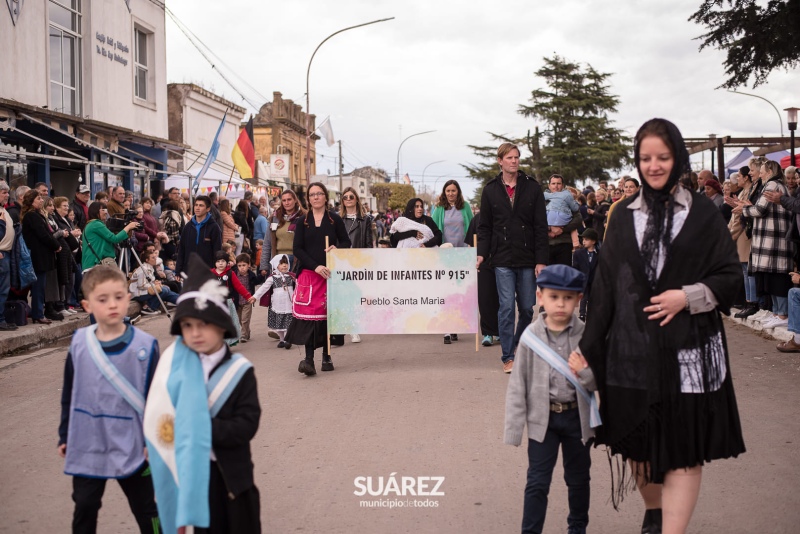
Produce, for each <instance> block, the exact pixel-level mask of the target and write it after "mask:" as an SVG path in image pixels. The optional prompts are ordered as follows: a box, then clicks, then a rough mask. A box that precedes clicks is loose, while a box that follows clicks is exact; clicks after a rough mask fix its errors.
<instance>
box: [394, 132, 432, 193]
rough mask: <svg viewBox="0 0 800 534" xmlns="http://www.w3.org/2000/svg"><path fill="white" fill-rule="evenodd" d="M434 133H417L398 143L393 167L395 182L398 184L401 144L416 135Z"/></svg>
mask: <svg viewBox="0 0 800 534" xmlns="http://www.w3.org/2000/svg"><path fill="white" fill-rule="evenodd" d="M435 131H436V130H428V131H426V132H419V133H415V134H411V135H409V136H408V137H406V138H405V139H403V141H402V142H401V143H400V146H399V147H397V167H395V169H394V179H395V182H397V183H400V149H401V148H403V143H405V142H406V141H408V140H409V139H411V138H412V137H416V136H418V135H424V134H429V133H433V132H435Z"/></svg>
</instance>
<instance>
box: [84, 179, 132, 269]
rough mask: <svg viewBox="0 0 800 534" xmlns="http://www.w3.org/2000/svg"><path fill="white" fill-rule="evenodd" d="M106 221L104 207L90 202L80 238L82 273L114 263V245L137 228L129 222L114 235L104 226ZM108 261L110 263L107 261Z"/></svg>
mask: <svg viewBox="0 0 800 534" xmlns="http://www.w3.org/2000/svg"><path fill="white" fill-rule="evenodd" d="M123 193H124V190H123ZM107 220H108V210H107V209H106V206H104V205H103V204H102V203H100V202H92V204H91V205H90V206H89V222H87V223H86V228H84V230H83V235H82V236H81V237H82V239H81V243H82V245H83V257H82V264H81V268H82V269H83V271H84V272H86V271H88V270H89V269H91V268H92V267H96V266H97V265H100V264H101V263H112V262H114V263H116V257H117V251H116V245H118V244H119V243H122V242H123V241H125V240H126V239H128V232H130V231H132V230H133V229H134V228H136V227H137V226H139V223H138V222H136V221H131V222H129V223H128V224H126V225H125V227H124V228H123V229H122V230H121V231H119V232H117V233H116V234H115V233H113V232H112V231H111V230H109V229H108V227H107V226H106V221H107ZM109 259H110V260H111V261H108V260H109Z"/></svg>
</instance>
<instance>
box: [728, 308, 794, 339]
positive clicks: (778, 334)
mask: <svg viewBox="0 0 800 534" xmlns="http://www.w3.org/2000/svg"><path fill="white" fill-rule="evenodd" d="M740 311H741V310H740V309H739V308H731V315H730V317H725V319H727V320H729V321H731V322H734V323H736V324H740V325H742V326H746V327H748V328H750V329H752V330H753V331H754V332H755V333H756V334H758V335H759V336H761V337H764V338H767V339H774V340H776V341H789V340H790V339H792V337H794V334H792V333H791V332H789V330H788V329H787V328H786V327H785V326H779V327H777V328H764V326H763V325H762V324H761V323H760V322H759V321H753V320H752V318H751V317H748V318H747V319H736V318H735V317H734V314H736V313H739V312H740Z"/></svg>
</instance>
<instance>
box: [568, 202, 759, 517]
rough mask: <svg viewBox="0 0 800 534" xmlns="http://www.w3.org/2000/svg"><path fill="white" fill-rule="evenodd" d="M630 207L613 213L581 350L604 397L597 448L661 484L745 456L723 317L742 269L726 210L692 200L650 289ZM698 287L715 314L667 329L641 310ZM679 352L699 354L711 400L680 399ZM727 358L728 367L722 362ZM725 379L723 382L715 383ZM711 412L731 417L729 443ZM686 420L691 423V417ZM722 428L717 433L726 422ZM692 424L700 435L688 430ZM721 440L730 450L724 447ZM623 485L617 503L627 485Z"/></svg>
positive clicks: (684, 316)
mask: <svg viewBox="0 0 800 534" xmlns="http://www.w3.org/2000/svg"><path fill="white" fill-rule="evenodd" d="M631 201H632V199H626V200H624V201H622V205H621V206H620V207H619V208H617V209H615V210H614V212H613V215H612V217H613V219H614V220H615V221H616V222H614V224H613V225H610V226H611V228H612V229H613V231H612V232H610V234H608V235H606V240H605V241H604V242H603V254H601V255H600V261H599V264H598V267H597V272H596V274H595V279H594V284H593V287H592V293H591V295H590V298H589V303H590V304H589V306H590V307H589V313H588V317H589V319H588V322H587V324H586V331H585V333H584V336H583V339H582V340H581V343H580V348H581V351H582V352H583V354H584V356H585V357H586V359H587V361H588V363H589V365H590V366H591V368H592V371H593V373H594V376H595V379H596V381H597V386H598V391H599V393H600V411H601V415H602V419H603V425H602V427H600V428H598V429H597V444H601V443H602V444H606V445H610V446H611V451H612V452H613V453H615V454H616V453H619V454H621V455H622V457H623V458H631V459H633V460H636V461H647V462H649V463H650V466H651V472H652V476H646V478H647V479H648V480H652V481H655V482H659V481H661V479H662V478H663V474H664V473H665V472H667V471H669V470H672V469H677V468H680V467H691V466H694V465H699V464H702V463H703V462H704V461H709V460H712V459H714V458H724V457H729V456H736V455H738V454H739V453H740V452H744V442H743V439H742V436H741V427H740V424H739V417H738V411H737V408H736V399H735V397H734V392H733V385H732V383H731V375H730V364H729V361H728V351H727V345H726V342H725V332H724V328H723V325H722V317H721V316H720V312H722V313H725V314H728V313H729V312H730V306H731V304H732V302H733V299H734V297H735V295H736V294H737V291H738V289H739V287H740V286H741V284H742V271H741V266H740V264H739V259H738V256H737V253H736V247H735V245H734V242H733V240H732V239H731V237H730V233H729V232H728V229H727V227H726V226H725V223H724V221H723V219H722V218H721V217H720V216H719V210H718V209H716V207H715V206H713V203H712V202H710V201H709V200H708V199H707V198H705V197H704V196H701V195H698V194H696V193H693V194H692V206H691V209H690V211H689V214H688V216H687V219H686V222H685V223H684V225H683V227H682V228H681V231H680V232H679V233H678V235H677V236H675V239H674V240H673V241H672V242H671V243H670V248H669V254H668V256H667V260H666V263H665V264H664V267H663V269H662V271H661V276H660V277H659V278H658V279H657V280H656V282H655V287H652V284H651V281H650V280H649V279H648V276H647V269H646V266H645V260H644V259H643V258H642V255H641V254H640V249H639V245H638V243H637V241H636V235H635V226H634V216H633V210H630V209H628V205H629V204H630V203H631ZM668 204H669V205H670V206H671V205H672V202H669V203H668ZM670 219H671V217H670ZM670 226H671V224H670ZM698 282H702V283H703V284H705V285H706V286H708V288H709V289H710V290H711V291H712V292H713V294H714V296H715V297H716V299H717V301H718V303H719V304H718V307H717V309H715V310H713V311H711V312H708V313H701V314H696V315H690V314H689V312H688V311H682V312H680V313H679V314H678V315H676V316H675V317H674V318H673V320H672V321H671V322H670V323H669V324H668V325H666V326H664V327H660V326H659V323H660V321H650V320H648V318H647V315H648V314H646V313H645V312H644V311H642V310H643V308H644V307H645V306H648V305H649V303H650V298H651V297H652V296H654V295H658V294H660V293H663V292H664V291H666V290H669V289H681V288H682V287H683V286H685V285H691V284H695V283H698ZM715 340H716V341H717V342H716V343H714V341H715ZM720 340H721V343H720ZM714 347H717V348H716V350H715V349H714ZM719 347H721V349H720V348H719ZM681 350H693V351H695V353H696V354H697V353H698V352H699V357H698V358H697V361H696V363H695V369H694V371H695V376H697V377H700V378H699V380H700V381H702V383H701V384H699V383H698V384H695V386H696V387H698V388H700V391H703V393H681V381H682V377H681V367H680V365H679V362H678V353H679V351H681ZM721 352H724V354H720V353H721ZM715 357H716V359H715ZM723 359H724V362H725V367H724V368H722V367H721V365H719V364H718V362H719V361H720V360H723ZM685 371H686V370H685V369H684V374H685ZM719 374H724V376H715V375H719ZM683 379H684V381H685V377H684V378H683ZM720 381H721V382H722V386H721V387H720V388H719V389H717V390H716V391H712V390H713V389H714V386H710V384H711V383H712V382H716V383H717V385H718V384H719V382H720ZM687 399H688V401H687ZM687 402H690V403H691V406H688V405H687ZM720 403H722V406H720V405H719V404H720ZM687 406H688V407H687ZM709 413H715V414H724V417H725V418H726V421H725V422H724V424H723V425H722V426H723V427H727V432H729V433H730V435H729V436H724V437H722V439H720V437H719V436H712V435H707V434H713V433H714V432H715V430H711V429H709V430H708V431H707V432H706V430H704V429H703V425H704V424H705V421H706V419H707V418H708V419H709V420H710V419H712V417H711V416H709V415H708V414H709ZM687 414H688V418H691V420H686V419H687ZM707 416H708V417H707ZM716 417H718V416H716ZM714 423H715V428H716V425H717V424H718V423H719V421H717V420H714ZM688 425H695V427H698V426H699V429H698V428H693V429H692V430H691V432H688V433H687V432H686V427H687V426H688ZM695 438H696V439H695ZM687 440H692V442H691V443H687V442H686V441H687ZM698 440H700V442H698ZM720 441H722V442H723V443H725V445H724V446H723V447H722V450H720V449H719V447H718V444H719V443H720ZM712 445H713V446H712ZM620 467H621V469H622V471H621V472H622V476H623V478H624V476H625V475H624V466H620ZM615 485H616V487H615V488H613V489H612V491H614V492H615V494H614V495H613V497H614V503H615V505H616V504H617V502H618V501H619V500H620V499H621V497H622V495H623V493H622V489H624V486H625V481H624V479H623V480H617V482H616V483H615Z"/></svg>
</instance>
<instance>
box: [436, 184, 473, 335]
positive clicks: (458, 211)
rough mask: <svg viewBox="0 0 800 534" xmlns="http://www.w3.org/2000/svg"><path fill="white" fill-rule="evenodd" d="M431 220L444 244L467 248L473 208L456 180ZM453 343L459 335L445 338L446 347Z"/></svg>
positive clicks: (445, 186) (439, 201) (448, 186)
mask: <svg viewBox="0 0 800 534" xmlns="http://www.w3.org/2000/svg"><path fill="white" fill-rule="evenodd" d="M431 218H432V219H433V222H434V223H436V226H437V227H438V228H439V230H441V231H442V243H450V244H451V245H452V246H454V247H466V246H467V244H466V243H465V242H464V238H465V237H466V235H467V228H469V223H470V221H472V208H471V207H470V205H469V203H468V202H465V201H464V196H463V195H462V194H461V186H460V185H458V182H457V181H456V180H448V181H447V182H445V184H444V188H443V189H442V194H441V195H439V200H438V201H437V202H436V207H435V208H434V209H433V213H431ZM451 341H458V334H450V335H449V336H444V344H445V345H449V344H450V343H451Z"/></svg>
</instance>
